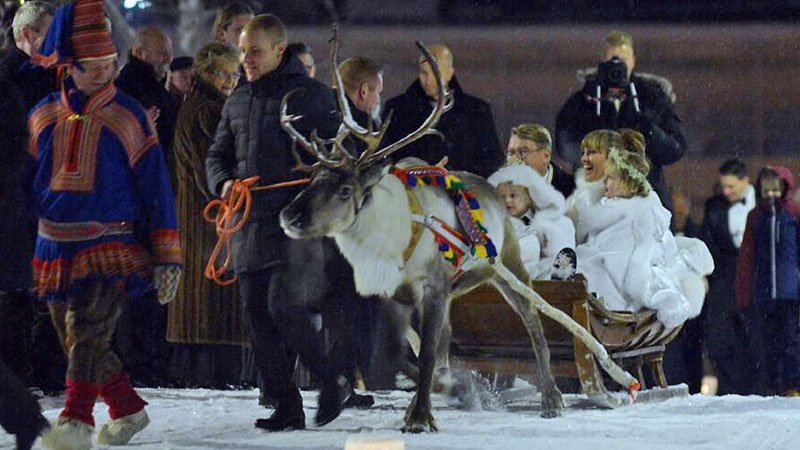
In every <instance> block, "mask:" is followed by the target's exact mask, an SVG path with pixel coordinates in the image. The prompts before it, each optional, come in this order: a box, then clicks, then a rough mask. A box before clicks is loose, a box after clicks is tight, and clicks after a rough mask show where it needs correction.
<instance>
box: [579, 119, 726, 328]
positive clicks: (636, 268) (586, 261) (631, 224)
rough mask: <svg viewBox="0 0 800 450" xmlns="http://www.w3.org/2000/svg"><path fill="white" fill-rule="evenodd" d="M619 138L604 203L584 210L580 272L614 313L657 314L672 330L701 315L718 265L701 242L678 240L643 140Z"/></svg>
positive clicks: (626, 134) (628, 134)
mask: <svg viewBox="0 0 800 450" xmlns="http://www.w3.org/2000/svg"><path fill="white" fill-rule="evenodd" d="M619 134H620V137H621V138H622V145H624V146H620V147H621V148H620V149H618V147H616V146H612V147H611V148H610V150H609V152H608V158H607V159H606V161H605V169H604V171H605V174H606V178H605V182H604V186H605V189H604V190H605V196H604V197H603V198H602V199H601V200H600V201H599V202H598V203H596V204H594V205H591V204H589V205H583V206H582V208H581V209H580V213H579V217H580V219H579V220H580V222H579V223H581V229H582V232H583V233H585V243H583V244H581V245H578V247H577V249H576V254H577V259H578V272H579V273H582V274H583V275H584V276H585V277H586V280H587V283H588V288H589V290H590V291H591V292H595V293H596V294H597V295H598V297H600V298H601V299H602V301H603V303H604V305H605V306H606V307H607V308H608V309H610V310H627V311H638V310H640V309H642V308H649V309H654V310H656V311H657V317H658V319H659V320H660V321H661V322H662V323H663V324H664V326H666V327H667V328H673V327H676V326H678V325H680V324H682V323H683V322H685V321H686V320H687V319H689V318H692V317H696V316H697V315H699V314H700V310H701V309H702V306H703V300H704V298H705V283H704V281H703V278H704V276H706V275H708V274H710V273H711V272H712V271H713V270H714V262H713V259H712V257H711V254H710V252H709V251H708V248H707V247H706V246H705V244H704V243H703V242H702V241H700V240H698V239H691V238H678V239H676V238H674V237H673V236H672V233H671V232H670V230H669V224H670V213H669V211H667V210H666V209H665V208H664V207H663V206H662V205H661V201H660V200H659V198H658V196H657V195H656V194H655V193H654V192H652V190H651V189H650V184H649V183H648V182H647V178H646V176H647V172H648V171H649V164H648V163H647V160H646V158H645V157H644V139H643V137H642V135H641V134H640V133H638V132H635V131H630V130H621V132H620V133H619Z"/></svg>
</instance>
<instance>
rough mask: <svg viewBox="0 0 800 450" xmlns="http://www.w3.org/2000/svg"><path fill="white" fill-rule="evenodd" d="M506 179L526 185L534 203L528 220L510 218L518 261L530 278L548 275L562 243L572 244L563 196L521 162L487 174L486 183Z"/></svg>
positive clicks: (542, 277)
mask: <svg viewBox="0 0 800 450" xmlns="http://www.w3.org/2000/svg"><path fill="white" fill-rule="evenodd" d="M506 182H511V183H512V184H515V185H519V186H524V187H525V188H527V189H528V194H529V195H530V196H531V199H532V200H533V203H534V204H533V208H532V212H533V217H532V218H531V220H530V223H528V224H527V225H526V224H524V223H523V221H522V220H520V219H517V218H513V220H512V223H513V224H514V231H515V232H516V235H517V239H519V242H520V250H521V252H520V253H521V256H522V262H523V263H524V264H525V268H526V269H527V270H528V273H529V274H530V276H531V279H538V280H542V279H549V278H550V272H551V270H552V267H553V259H554V258H555V256H556V255H557V254H558V252H559V251H561V249H563V248H565V247H568V248H573V249H574V248H575V228H574V227H573V226H572V222H571V221H570V220H569V219H568V218H567V217H566V216H565V215H564V213H565V212H566V204H565V201H564V196H563V195H561V193H560V192H558V191H557V190H556V189H555V188H554V187H553V185H551V184H550V183H548V182H547V180H545V179H544V177H542V176H541V175H539V174H538V173H537V172H536V171H535V170H533V169H532V168H530V167H528V166H526V165H522V164H518V165H512V166H505V167H502V168H500V170H498V171H497V172H495V173H494V174H493V175H492V176H491V177H489V183H491V184H492V185H493V186H495V187H497V186H498V185H500V184H502V183H506ZM528 215H530V212H529V213H528Z"/></svg>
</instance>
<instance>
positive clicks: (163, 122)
mask: <svg viewBox="0 0 800 450" xmlns="http://www.w3.org/2000/svg"><path fill="white" fill-rule="evenodd" d="M171 62H172V40H170V38H169V36H167V34H166V33H164V32H163V31H162V30H159V29H158V28H151V27H148V28H143V29H141V30H140V31H139V32H138V33H136V40H135V41H134V42H133V46H132V47H131V54H130V56H129V59H128V63H127V64H125V67H123V68H122V70H120V72H119V76H118V77H117V80H116V82H115V83H114V84H116V86H117V87H118V88H119V89H121V90H122V91H123V92H125V93H126V94H128V95H130V96H131V97H133V98H135V99H136V100H138V101H139V103H141V104H142V106H144V108H145V109H147V110H148V113H149V114H150V115H152V116H154V117H156V120H155V122H156V131H158V142H159V143H160V144H161V148H163V149H164V156H165V158H166V160H167V169H168V170H169V177H170V181H171V182H172V188H173V191H174V190H175V162H174V161H175V158H174V157H173V155H172V137H173V134H175V122H176V121H177V119H178V107H177V105H176V104H175V102H174V100H173V99H172V96H171V95H170V94H169V91H167V88H166V87H165V86H166V80H167V69H168V68H169V65H170V63H171Z"/></svg>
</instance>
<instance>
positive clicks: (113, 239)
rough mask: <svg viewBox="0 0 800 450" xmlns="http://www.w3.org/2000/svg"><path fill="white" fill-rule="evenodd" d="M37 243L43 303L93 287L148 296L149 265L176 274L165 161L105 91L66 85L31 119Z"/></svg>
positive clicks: (123, 102)
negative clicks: (113, 286)
mask: <svg viewBox="0 0 800 450" xmlns="http://www.w3.org/2000/svg"><path fill="white" fill-rule="evenodd" d="M28 121H29V128H30V131H31V141H30V145H29V151H30V153H31V155H32V156H33V158H34V159H35V162H36V164H35V172H34V174H33V180H32V181H33V193H34V197H35V202H36V205H35V208H36V211H37V214H38V216H39V235H38V237H37V240H36V252H35V255H34V261H33V268H34V278H35V281H36V285H37V292H38V295H39V297H40V299H42V300H45V301H63V300H65V299H66V295H67V294H69V293H70V292H71V291H74V290H75V289H76V288H77V287H79V286H80V285H81V284H82V283H85V282H86V281H88V280H92V279H103V280H106V281H111V282H121V283H123V284H124V288H125V291H126V292H127V294H128V296H129V297H136V296H139V295H141V294H144V293H146V292H147V291H149V290H150V289H152V284H153V266H154V265H181V264H182V256H181V251H180V241H179V238H178V231H177V223H176V218H175V202H174V197H173V195H172V191H171V188H170V185H169V181H168V177H167V169H166V164H165V163H164V155H163V152H162V150H161V147H160V146H159V144H158V138H157V136H156V135H155V133H153V126H152V124H151V123H150V122H149V121H148V118H147V116H146V114H145V112H144V110H143V109H142V107H141V106H140V105H139V104H138V103H137V102H136V101H135V100H134V99H132V98H131V97H129V96H128V95H126V94H124V93H123V92H121V91H118V90H117V89H116V87H114V85H113V84H112V83H109V84H108V85H106V86H105V87H103V88H102V89H100V90H99V91H97V92H95V93H94V94H93V95H91V96H89V97H87V96H86V95H85V94H83V93H82V92H81V91H78V90H77V89H75V88H74V85H73V84H72V82H71V80H70V79H69V78H68V79H67V80H66V81H65V87H64V89H63V90H62V92H60V93H59V92H54V93H52V94H50V95H49V96H48V97H46V98H45V99H43V100H42V101H41V102H40V103H39V104H38V105H37V106H36V107H34V109H33V110H31V113H30V116H29V118H28Z"/></svg>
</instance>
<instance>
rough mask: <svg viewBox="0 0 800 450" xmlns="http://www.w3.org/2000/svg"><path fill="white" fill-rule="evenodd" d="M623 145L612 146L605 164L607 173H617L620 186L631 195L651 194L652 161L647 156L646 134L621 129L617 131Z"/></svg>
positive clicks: (643, 195)
mask: <svg viewBox="0 0 800 450" xmlns="http://www.w3.org/2000/svg"><path fill="white" fill-rule="evenodd" d="M617 134H619V136H620V139H621V141H622V145H621V146H619V147H617V146H612V147H611V148H610V149H609V152H608V160H607V161H606V165H605V173H606V175H611V174H616V175H618V176H619V178H620V187H621V188H622V189H623V190H624V191H626V192H629V193H630V194H631V195H636V196H639V197H646V196H647V195H648V194H650V190H651V187H650V183H649V182H648V181H647V174H649V173H650V163H649V162H648V161H647V157H646V156H645V154H644V153H645V147H644V136H642V133H639V132H638V131H635V130H629V129H621V130H619V132H618V133H617Z"/></svg>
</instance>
